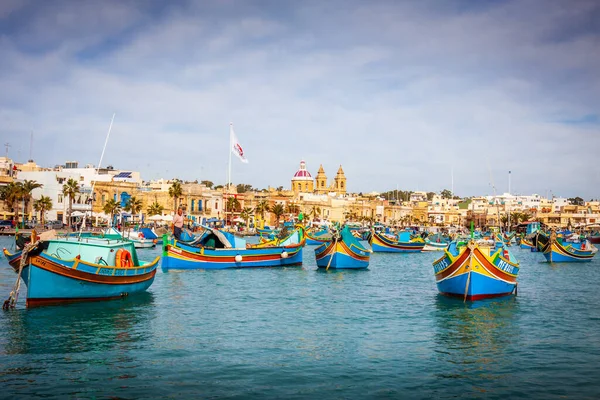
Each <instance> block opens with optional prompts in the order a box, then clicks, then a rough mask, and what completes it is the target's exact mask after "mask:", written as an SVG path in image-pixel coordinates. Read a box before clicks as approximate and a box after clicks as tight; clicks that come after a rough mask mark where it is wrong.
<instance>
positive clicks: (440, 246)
mask: <svg viewBox="0 0 600 400" xmlns="http://www.w3.org/2000/svg"><path fill="white" fill-rule="evenodd" d="M446 247H448V243H443V242H441V243H438V242H428V243H426V244H425V247H423V251H444V249H445V248H446Z"/></svg>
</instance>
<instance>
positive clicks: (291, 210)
mask: <svg viewBox="0 0 600 400" xmlns="http://www.w3.org/2000/svg"><path fill="white" fill-rule="evenodd" d="M285 211H286V213H287V214H298V206H297V205H296V204H288V205H287V207H286V210H285Z"/></svg>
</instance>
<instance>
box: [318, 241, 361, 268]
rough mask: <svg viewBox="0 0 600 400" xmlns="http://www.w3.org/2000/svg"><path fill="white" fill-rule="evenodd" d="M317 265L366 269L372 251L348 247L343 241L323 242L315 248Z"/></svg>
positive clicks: (321, 266) (320, 266)
mask: <svg viewBox="0 0 600 400" xmlns="http://www.w3.org/2000/svg"><path fill="white" fill-rule="evenodd" d="M315 258H316V259H317V267H319V268H327V267H328V266H329V268H333V269H366V268H368V267H369V259H370V252H367V251H364V250H359V249H354V248H352V246H350V247H348V246H347V245H346V243H344V242H343V241H332V242H328V243H323V244H321V245H320V246H319V247H317V248H316V249H315Z"/></svg>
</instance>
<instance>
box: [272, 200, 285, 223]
mask: <svg viewBox="0 0 600 400" xmlns="http://www.w3.org/2000/svg"><path fill="white" fill-rule="evenodd" d="M271 212H272V213H273V214H274V215H275V221H276V224H275V225H276V226H279V218H281V216H282V215H283V214H285V209H284V208H283V205H282V204H279V203H277V204H275V205H274V206H273V207H271Z"/></svg>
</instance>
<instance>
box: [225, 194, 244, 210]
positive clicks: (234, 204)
mask: <svg viewBox="0 0 600 400" xmlns="http://www.w3.org/2000/svg"><path fill="white" fill-rule="evenodd" d="M240 208H241V205H240V201H239V200H238V199H236V198H235V197H230V198H228V199H227V211H228V212H236V211H239V210H240Z"/></svg>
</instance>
